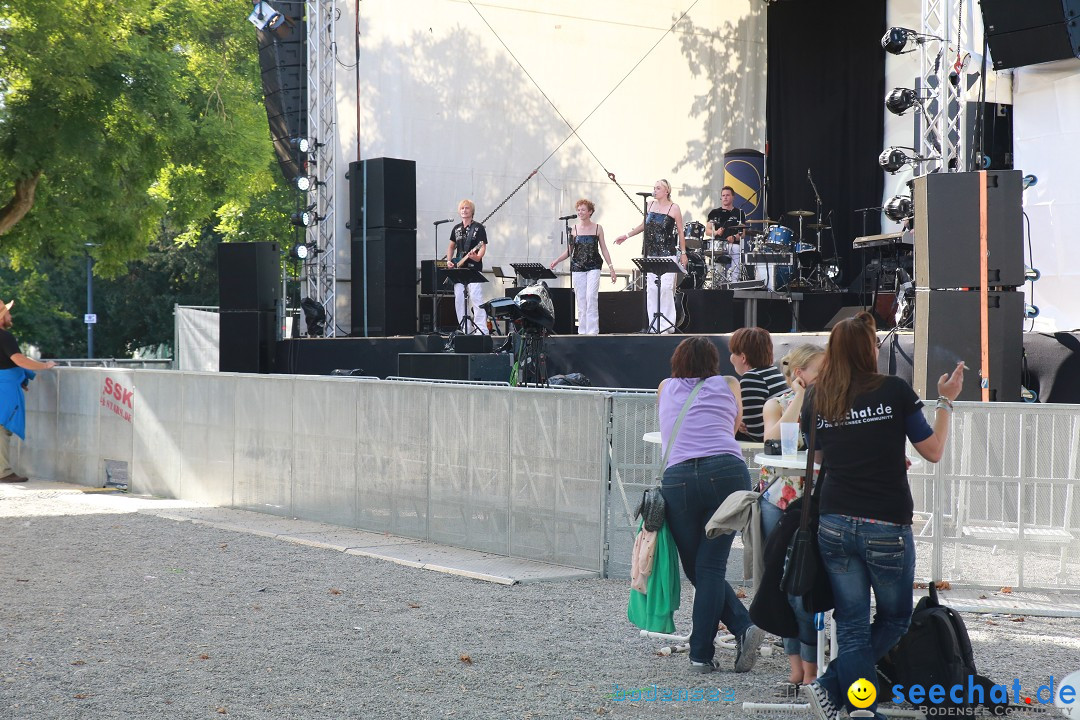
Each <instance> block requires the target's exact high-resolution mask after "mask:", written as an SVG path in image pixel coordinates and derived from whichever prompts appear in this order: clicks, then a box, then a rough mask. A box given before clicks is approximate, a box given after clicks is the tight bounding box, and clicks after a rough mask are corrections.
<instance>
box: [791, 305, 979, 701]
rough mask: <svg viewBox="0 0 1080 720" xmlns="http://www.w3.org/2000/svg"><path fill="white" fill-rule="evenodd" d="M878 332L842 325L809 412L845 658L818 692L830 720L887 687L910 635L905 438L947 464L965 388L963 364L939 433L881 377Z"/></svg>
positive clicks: (823, 539)
mask: <svg viewBox="0 0 1080 720" xmlns="http://www.w3.org/2000/svg"><path fill="white" fill-rule="evenodd" d="M875 331H876V327H875V325H874V318H873V316H871V315H870V314H869V313H866V312H861V313H859V314H858V315H856V316H855V317H853V318H850V319H848V320H842V321H840V322H839V323H837V324H836V326H835V327H834V328H833V330H832V333H831V334H830V335H829V344H828V348H827V349H826V351H825V362H824V364H823V365H822V368H821V372H820V374H819V375H818V378H817V383H816V384H815V385H814V387H813V388H812V389H811V390H810V391H809V393H808V394H809V396H810V397H809V400H808V401H807V402H806V403H805V406H804V408H803V413H802V425H803V430H804V432H807V431H808V429H809V427H810V425H809V424H810V422H816V424H817V440H816V447H817V448H818V450H817V455H818V460H819V462H821V463H822V465H823V467H824V470H823V472H822V475H823V480H822V485H821V494H820V503H819V508H820V520H819V524H818V547H819V549H820V550H821V557H822V561H823V563H824V565H825V569H826V572H827V573H828V575H829V581H830V583H831V584H832V590H833V596H834V597H835V599H836V609H835V610H834V611H833V620H834V621H835V622H836V640H837V645H838V647H839V652H838V654H837V656H836V658H835V659H834V660H833V662H830V663H829V669H828V670H827V671H826V672H825V674H824V675H822V676H821V677H820V678H818V680H817V681H815V682H814V683H812V684H811V685H810V688H809V689H810V691H811V692H810V706H811V708H812V709H813V710H814V712H815V713H816V715H817V717H818V718H822V719H823V720H833V719H834V718H836V717H838V715H839V710H838V708H842V707H843V704H844V702H845V699H846V698H847V691H848V688H849V687H851V685H852V683H854V682H855V681H856V680H859V679H860V678H865V679H867V680H870V681H871V682H872V681H873V680H874V679H876V678H877V676H876V675H875V671H874V666H875V665H876V663H877V661H878V660H879V659H881V657H883V656H884V655H885V653H886V652H888V651H889V649H890V648H891V647H892V646H893V645H895V644H896V642H897V640H899V639H900V638H901V637H902V636H903V634H904V633H905V632H906V631H907V627H908V623H909V622H910V620H911V609H912V608H911V586H912V581H913V580H914V577H915V544H914V541H913V539H912V535H911V520H912V500H911V489H910V488H909V486H908V480H907V457H906V455H905V439H910V440H911V442H912V444H913V445H914V446H915V449H916V450H917V451H918V453H919V454H920V455H922V456H923V457H924V458H926V459H927V460H929V461H930V462H937V461H938V460H940V459H941V456H942V453H943V451H944V449H945V441H946V439H947V438H948V434H949V416H950V415H951V414H952V402H953V400H955V399H956V396H957V395H959V394H960V390H961V388H962V386H963V382H964V366H963V363H958V364H957V366H956V368H955V369H954V370H953V372H952V373H951V374H946V375H942V376H941V378H940V379H939V380H938V393H939V394H940V396H941V397H939V398H938V400H937V404H936V406H935V408H936V412H935V417H934V426H933V428H931V427H930V425H929V424H927V422H926V418H925V417H924V415H923V412H922V401H921V400H920V399H919V397H918V396H917V395H916V394H915V391H914V390H912V389H911V386H910V385H908V384H907V383H906V382H904V381H903V380H901V379H900V378H897V377H894V376H887V375H881V374H879V373H878V372H877V337H876V334H875ZM871 588H873V591H874V600H875V606H876V610H875V613H874V620H873V622H872V623H871V622H870V590H871ZM878 695H879V697H880V696H881V691H879V693H878ZM875 707H876V704H875V705H872V706H871V708H870V709H871V710H873V709H874V708H875ZM875 712H876V711H875ZM877 717H879V718H880V717H883V716H882V715H880V714H878V715H877Z"/></svg>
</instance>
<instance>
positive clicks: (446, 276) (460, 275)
mask: <svg viewBox="0 0 1080 720" xmlns="http://www.w3.org/2000/svg"><path fill="white" fill-rule="evenodd" d="M438 275H439V277H440V278H442V280H441V281H440V284H443V285H445V284H446V283H447V282H450V283H451V284H453V285H458V284H460V285H464V286H465V313H464V314H463V315H462V316H461V323H460V324H459V325H458V327H457V330H456V332H459V333H462V334H464V335H472V334H473V331H474V330H475V331H476V332H478V333H481V334H483V333H482V332H481V330H480V326H479V325H477V324H476V321H475V320H474V319H473V317H472V315H470V314H469V310H470V309H471V307H470V305H469V284H470V283H486V282H487V281H488V279H487V278H486V277H484V273H482V272H480V271H479V270H477V269H476V268H471V267H456V268H439V270H438ZM470 325H471V326H472V327H469V326H470Z"/></svg>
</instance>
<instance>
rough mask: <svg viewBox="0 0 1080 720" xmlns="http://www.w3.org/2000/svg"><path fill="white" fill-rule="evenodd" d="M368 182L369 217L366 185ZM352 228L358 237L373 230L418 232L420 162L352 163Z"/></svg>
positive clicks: (375, 160) (350, 214)
mask: <svg viewBox="0 0 1080 720" xmlns="http://www.w3.org/2000/svg"><path fill="white" fill-rule="evenodd" d="M365 177H366V179H367V216H366V217H365V216H364V182H365ZM349 210H350V211H349V229H350V230H351V231H352V235H353V237H354V238H355V237H356V236H358V235H359V234H360V231H361V229H362V228H363V227H364V226H365V224H366V226H367V227H369V228H383V227H385V228H400V229H403V230H415V229H416V162H415V161H413V160H397V159H395V158H373V159H371V160H363V161H361V162H352V163H349Z"/></svg>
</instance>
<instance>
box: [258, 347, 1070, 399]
mask: <svg viewBox="0 0 1080 720" xmlns="http://www.w3.org/2000/svg"><path fill="white" fill-rule="evenodd" d="M878 335H879V337H882V338H884V337H885V335H886V333H884V332H881V333H879V334H878ZM684 337H686V335H680V334H675V335H644V334H620V335H595V336H580V335H553V336H551V337H549V338H548V341H547V356H548V358H547V362H548V375H549V376H551V375H557V374H565V373H571V372H578V373H581V374H583V375H584V376H585V377H587V378H588V379H589V380H590V381H591V382H592V384H593V386H595V387H611V388H654V387H656V386H657V385H658V384H659V383H660V381H661V380H663V379H664V378H665V377H668V375H669V374H670V365H669V360H670V358H671V353H672V352H673V351H674V349H675V346H676V345H678V344H679V342H680V341H682V339H683V338H684ZM707 337H710V338H712V339H713V342H715V343H716V345H717V346H718V348H719V349H720V365H721V371H722V372H724V373H730V374H733V372H734V371H733V369H732V367H731V364H730V362H729V361H728V354H729V353H728V350H727V339H728V336H727V335H725V334H708V335H707ZM827 339H828V334H827V333H824V332H818V333H773V342H774V348H775V349H774V357H775V359H776V361H779V359H780V358H781V357H782V356H783V355H784V353H785V352H787V350H788V349H790V348H791V347H793V346H795V345H800V344H802V343H814V344H817V345H821V346H824V345H825V342H826V340H827ZM501 341H502V338H498V337H496V338H495V346H496V347H498V346H499V345H500V344H501ZM444 345H445V337H444V336H439V335H416V336H410V337H389V338H314V339H294V340H285V341H282V342H279V343H278V344H277V348H276V357H275V360H276V362H275V372H277V373H281V374H299V375H328V374H330V373H331V372H332V371H334V370H338V369H347V370H359V371H360V372H361V374H363V375H367V376H374V377H380V378H385V377H389V376H396V375H398V374H399V372H398V355H399V354H402V353H439V352H441V351H442V348H443V346H444ZM914 345H915V341H914V334H913V333H911V332H900V333H894V334H893V335H891V336H890V337H889V339H888V340H886V342H885V344H884V345H883V346H882V348H881V352H880V355H879V369H880V370H881V372H883V373H888V374H891V375H897V376H899V377H902V378H904V379H905V380H907V381H908V382H911V380H912V372H913V363H914ZM1024 355H1025V362H1024V363H1023V364H1022V367H1023V366H1026V369H1025V370H1024V373H1025V374H1024V377H1023V378H1022V380H1021V382H1022V384H1023V385H1024V387H1026V388H1028V389H1029V390H1032V391H1034V392H1036V393H1037V395H1038V399H1039V401H1040V402H1051V403H1080V333H1064V332H1060V333H1054V334H1043V333H1025V334H1024ZM967 362H968V365H969V366H971V367H977V361H976V362H972V361H971V360H970V359H969V360H967ZM942 371H943V372H944V369H943V370H942Z"/></svg>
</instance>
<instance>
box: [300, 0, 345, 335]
mask: <svg viewBox="0 0 1080 720" xmlns="http://www.w3.org/2000/svg"><path fill="white" fill-rule="evenodd" d="M336 10H337V9H336V8H335V6H334V0H307V2H306V14H307V80H308V98H307V99H308V137H309V138H310V139H311V141H312V144H313V147H312V152H313V157H312V159H311V160H310V163H311V166H312V169H311V173H310V174H311V175H313V176H314V177H315V178H317V179H318V182H316V183H314V184H313V186H312V187H311V189H310V190H309V191H308V192H309V195H308V204H311V203H314V204H315V213H316V216H317V218H318V222H316V223H315V224H314V225H311V226H310V227H308V229H307V239H306V241H307V242H308V243H310V244H311V245H312V246H313V252H312V253H311V255H310V256H309V257H308V259H306V260H305V261H304V267H303V274H304V276H305V280H306V288H307V296H308V297H310V298H311V299H312V300H315V301H316V302H318V303H319V304H320V305H321V306H322V308H323V310H324V311H325V312H326V332H325V336H326V337H334V336H335V335H337V312H336V311H337V212H336V209H337V208H336V203H335V196H334V194H335V189H336V186H337V177H336V172H335V164H334V155H335V152H336V149H337V142H336V138H335V132H336V127H337V123H336V122H335V120H336V118H335V112H336V108H337V105H336V103H335V100H334V69H335V65H334V62H335V60H334V37H335V31H336V22H337V12H336ZM312 195H314V197H312Z"/></svg>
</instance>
